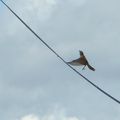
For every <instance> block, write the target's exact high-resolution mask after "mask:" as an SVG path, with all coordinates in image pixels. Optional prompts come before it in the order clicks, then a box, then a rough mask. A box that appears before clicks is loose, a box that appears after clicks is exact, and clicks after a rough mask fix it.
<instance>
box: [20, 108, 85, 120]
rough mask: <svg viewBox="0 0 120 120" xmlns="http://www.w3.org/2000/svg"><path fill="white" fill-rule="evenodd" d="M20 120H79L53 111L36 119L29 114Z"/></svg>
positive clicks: (60, 111)
mask: <svg viewBox="0 0 120 120" xmlns="http://www.w3.org/2000/svg"><path fill="white" fill-rule="evenodd" d="M20 120H80V119H79V118H77V117H75V116H72V117H69V116H66V113H65V111H64V110H57V109H56V110H55V111H54V112H52V113H47V114H45V115H44V116H42V117H38V116H37V115H34V114H31V115H26V116H24V117H22V118H21V119H20ZM81 120H83V119H81Z"/></svg>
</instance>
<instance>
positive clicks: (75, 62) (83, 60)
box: [67, 51, 95, 71]
mask: <svg viewBox="0 0 120 120" xmlns="http://www.w3.org/2000/svg"><path fill="white" fill-rule="evenodd" d="M79 52H80V58H78V59H76V60H73V61H71V62H67V63H68V64H70V65H75V66H80V65H84V67H83V69H85V67H86V66H88V68H89V69H90V70H93V71H95V69H94V68H93V67H92V66H90V64H89V63H88V61H87V59H86V57H85V55H84V53H83V52H82V51H79Z"/></svg>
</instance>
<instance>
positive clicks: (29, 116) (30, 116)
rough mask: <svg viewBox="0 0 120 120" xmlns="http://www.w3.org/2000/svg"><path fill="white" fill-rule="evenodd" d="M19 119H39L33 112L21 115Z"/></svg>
mask: <svg viewBox="0 0 120 120" xmlns="http://www.w3.org/2000/svg"><path fill="white" fill-rule="evenodd" d="M20 120H39V118H38V117H37V116H35V115H33V114H31V115H27V116H24V117H22V118H21V119H20Z"/></svg>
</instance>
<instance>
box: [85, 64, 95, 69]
mask: <svg viewBox="0 0 120 120" xmlns="http://www.w3.org/2000/svg"><path fill="white" fill-rule="evenodd" d="M87 66H88V68H89V69H91V70H93V71H95V68H93V67H92V66H90V65H89V64H88V65H87Z"/></svg>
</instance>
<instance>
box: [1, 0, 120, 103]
mask: <svg viewBox="0 0 120 120" xmlns="http://www.w3.org/2000/svg"><path fill="white" fill-rule="evenodd" d="M0 1H1V2H2V3H3V4H4V5H5V6H6V7H7V8H8V9H9V11H10V12H12V13H13V14H14V15H15V16H16V17H17V18H18V19H19V20H20V21H21V22H22V23H23V24H24V25H25V26H26V27H27V28H28V29H29V30H30V31H31V32H32V33H33V34H34V35H35V36H36V37H37V38H38V39H39V40H40V41H41V42H42V43H43V44H44V45H45V46H46V47H48V49H50V50H51V51H52V52H53V53H54V54H55V55H56V56H57V57H58V58H60V60H62V61H63V62H64V63H65V64H66V65H67V66H68V67H69V68H71V69H72V70H73V71H74V72H76V73H77V74H78V75H80V76H81V77H83V78H84V80H86V81H87V82H88V83H90V84H91V85H92V86H94V87H95V88H96V89H98V90H99V91H100V92H102V93H103V94H105V95H106V96H108V97H109V98H111V99H112V100H114V101H115V102H117V103H118V104H120V101H119V100H118V99H116V98H114V97H113V96H111V95H110V94H108V93H107V92H105V91H104V90H102V89H101V88H100V87H98V86H97V85H96V84H94V83H93V82H91V81H90V80H89V79H88V78H86V77H85V76H83V75H82V74H81V73H79V72H78V71H77V70H76V69H74V68H73V67H72V66H70V65H69V64H68V63H67V62H66V61H65V60H64V59H63V58H62V57H61V56H60V55H59V54H58V53H57V52H56V51H55V50H54V49H52V48H51V47H50V46H49V45H48V44H47V43H46V42H45V41H44V40H43V39H42V38H41V37H40V36H39V35H38V34H37V33H36V32H35V31H34V30H32V29H31V28H30V27H29V25H27V24H26V23H25V22H24V21H23V20H22V19H21V18H20V17H19V16H18V15H17V14H16V13H15V12H14V11H13V10H12V9H11V8H10V7H9V6H8V5H7V4H6V3H5V2H4V1H3V0H0Z"/></svg>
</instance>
